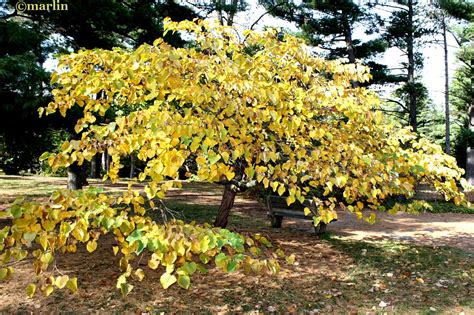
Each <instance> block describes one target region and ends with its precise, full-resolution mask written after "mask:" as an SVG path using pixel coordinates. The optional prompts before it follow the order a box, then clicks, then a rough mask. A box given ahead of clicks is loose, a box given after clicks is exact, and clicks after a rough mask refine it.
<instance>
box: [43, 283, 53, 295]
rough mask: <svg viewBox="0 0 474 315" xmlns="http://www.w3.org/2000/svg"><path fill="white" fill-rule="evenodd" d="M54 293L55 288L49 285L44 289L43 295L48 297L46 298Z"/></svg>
mask: <svg viewBox="0 0 474 315" xmlns="http://www.w3.org/2000/svg"><path fill="white" fill-rule="evenodd" d="M53 291H54V288H53V286H52V285H47V286H46V287H45V288H44V289H43V294H44V295H46V296H50V295H51V293H53Z"/></svg>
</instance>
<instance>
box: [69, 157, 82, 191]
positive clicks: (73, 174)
mask: <svg viewBox="0 0 474 315" xmlns="http://www.w3.org/2000/svg"><path fill="white" fill-rule="evenodd" d="M83 183H84V176H83V170H82V167H81V166H79V165H77V163H74V164H72V165H70V166H69V167H68V170H67V188H68V189H71V190H78V189H82V187H83Z"/></svg>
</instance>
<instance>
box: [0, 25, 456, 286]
mask: <svg viewBox="0 0 474 315" xmlns="http://www.w3.org/2000/svg"><path fill="white" fill-rule="evenodd" d="M165 30H166V32H168V31H172V32H175V31H181V32H186V33H189V36H190V38H192V39H193V41H192V42H193V44H192V45H190V46H189V47H186V48H174V47H171V46H170V45H168V44H166V43H165V42H163V41H162V40H160V39H158V40H156V41H155V42H154V44H153V45H152V46H151V45H142V46H140V47H139V48H137V49H136V50H133V51H129V50H124V49H115V50H112V51H109V50H83V51H80V52H78V53H73V54H70V55H66V56H63V57H62V58H61V59H60V62H59V70H58V71H57V72H56V73H54V74H53V78H52V81H53V83H54V84H56V86H57V87H56V89H54V91H53V95H54V101H53V102H52V103H50V104H49V105H48V106H47V107H46V108H44V109H42V110H41V113H40V114H42V113H43V112H44V113H46V114H52V113H54V112H57V111H59V112H60V113H61V114H62V115H63V116H65V115H66V114H67V112H68V111H69V110H70V109H72V108H73V107H80V108H81V109H82V112H83V117H82V118H81V119H79V120H78V121H77V124H76V128H75V130H76V132H77V133H80V134H81V139H79V140H72V141H70V142H66V143H64V144H63V146H62V152H61V153H59V154H49V153H46V154H44V155H43V158H44V159H48V162H49V164H50V165H51V166H52V167H53V168H59V167H67V166H68V165H70V164H71V163H74V162H77V163H78V164H79V165H80V164H82V163H83V162H84V161H85V160H91V158H92V157H93V156H94V155H96V154H97V153H98V152H103V151H104V150H107V152H108V154H110V155H111V157H112V163H111V165H110V170H109V172H108V174H107V175H106V177H107V178H110V179H111V180H112V181H116V180H117V179H118V172H119V169H120V168H121V167H122V165H121V164H120V162H121V158H124V157H127V156H129V155H131V154H133V155H134V156H136V157H137V158H138V159H139V160H142V161H144V162H146V167H145V169H144V170H143V171H142V172H141V173H140V174H139V176H138V178H137V179H136V180H137V181H144V182H145V192H146V198H144V197H145V196H144V195H141V194H140V193H139V192H138V191H134V190H133V189H132V188H130V189H129V190H128V191H127V192H126V193H124V194H123V196H121V197H118V198H113V197H111V196H107V195H105V194H102V193H99V192H97V191H96V190H94V189H89V190H84V191H61V192H55V193H54V194H53V196H52V197H51V199H50V202H49V203H45V204H41V203H35V202H24V201H17V202H15V204H14V205H13V206H12V207H11V208H10V209H8V210H7V211H5V213H4V215H6V216H11V217H13V224H12V226H11V227H6V228H5V229H3V230H1V231H0V242H1V244H2V245H0V249H1V251H2V256H1V258H2V260H1V261H2V264H3V267H2V268H3V269H0V270H1V273H0V275H1V274H5V277H7V276H8V275H9V274H10V273H11V272H12V269H11V267H10V266H9V265H8V264H9V263H10V261H11V259H22V258H24V257H26V256H27V255H28V252H27V251H26V250H25V246H29V245H31V244H32V243H37V244H39V248H37V249H35V250H34V251H33V252H32V255H33V256H34V257H35V260H34V268H35V272H36V274H38V275H40V274H42V273H43V272H44V271H45V270H47V268H48V266H49V265H50V264H51V262H52V261H53V260H54V253H55V252H57V251H58V250H60V251H63V252H75V251H76V247H77V245H78V244H80V243H85V244H86V248H87V250H89V251H94V250H95V249H96V247H97V241H98V240H99V238H100V236H101V235H102V234H106V233H111V234H113V235H114V237H115V238H116V240H117V244H118V246H117V247H114V249H113V252H114V254H120V255H122V257H121V260H120V268H121V270H122V272H123V273H122V275H121V276H120V277H119V279H118V281H117V287H118V288H120V289H121V290H122V292H123V293H124V294H126V293H128V292H129V291H130V290H131V289H132V285H131V284H130V283H129V282H127V279H128V278H129V277H135V278H137V279H138V280H141V279H142V278H143V275H144V273H143V270H141V269H140V268H135V269H134V267H133V264H132V263H131V262H132V260H133V259H134V258H135V257H136V256H138V255H141V254H142V253H143V251H144V250H147V251H149V252H151V256H150V258H149V262H148V266H149V268H151V269H157V268H162V272H163V274H162V277H161V283H162V285H163V287H164V288H167V287H169V286H170V285H172V284H173V283H175V282H177V283H178V284H179V285H180V286H181V287H183V288H188V287H189V285H190V276H191V275H192V274H193V273H194V272H195V271H196V270H201V271H204V264H207V263H209V262H210V261H214V262H215V264H216V265H217V266H218V267H220V268H222V269H223V270H225V271H233V270H235V269H239V268H240V269H244V270H245V271H247V272H252V271H253V272H262V271H265V270H267V271H269V272H272V273H275V272H276V271H277V270H278V268H279V265H278V261H277V260H275V259H273V258H271V257H270V258H268V257H260V258H259V257H256V256H257V254H258V253H259V252H260V250H258V247H259V246H268V247H270V246H271V244H270V243H269V242H268V240H267V239H266V238H265V237H263V236H261V235H258V234H257V235H254V236H253V237H248V236H242V235H239V234H236V233H231V232H229V231H228V230H225V229H221V228H220V227H225V226H226V225H227V217H228V215H229V211H230V209H231V207H232V205H233V203H234V198H235V195H236V193H237V192H239V191H241V190H243V189H245V188H247V187H249V186H251V185H254V184H258V185H262V186H264V187H265V188H267V189H271V190H273V191H274V192H275V193H278V194H279V195H283V194H285V196H287V197H286V200H287V203H288V204H291V203H293V202H302V201H303V200H304V199H305V198H306V197H307V196H308V195H309V194H311V192H312V191H314V190H319V191H321V194H318V195H317V196H314V197H313V198H314V202H315V204H316V205H318V208H317V211H314V212H313V213H312V215H314V216H315V223H317V222H318V221H319V220H323V221H325V222H328V221H331V220H332V219H333V218H335V217H336V211H335V209H336V208H342V209H346V210H348V211H352V212H354V213H356V214H357V215H358V216H359V217H365V218H366V219H367V220H370V221H372V220H373V216H370V217H367V216H364V214H363V212H362V210H363V209H367V208H368V209H372V210H385V208H384V207H383V206H382V202H383V201H384V200H385V199H386V198H388V197H390V196H395V195H405V196H407V197H410V196H413V194H414V187H415V184H416V183H419V182H428V183H431V184H433V185H434V186H435V187H436V189H438V190H440V191H441V192H442V193H443V194H444V195H445V196H446V198H447V199H453V200H454V202H456V203H461V202H463V200H464V198H463V194H462V193H461V192H460V191H459V190H458V183H459V182H460V181H461V175H462V171H461V169H459V168H458V167H457V166H456V164H455V160H454V158H452V157H450V156H448V155H446V154H444V153H443V152H442V150H441V148H440V147H439V146H436V145H433V144H431V143H429V142H428V141H427V140H425V139H419V138H417V136H416V135H415V134H413V133H411V132H410V131H409V130H407V129H400V128H398V127H397V126H394V125H391V124H388V123H387V122H386V121H385V120H384V117H383V116H382V114H381V113H380V111H378V106H379V99H378V98H377V96H376V95H375V94H374V93H373V92H371V91H369V90H367V89H365V88H361V87H356V84H353V83H354V82H365V81H367V80H369V79H370V74H369V72H368V69H366V68H365V67H363V66H361V65H355V64H345V63H344V62H342V61H328V60H324V59H322V58H319V57H316V56H313V55H312V54H311V53H310V52H309V50H308V49H307V47H306V46H305V45H304V43H303V42H301V41H300V40H299V39H297V38H295V37H292V36H289V35H281V34H278V33H277V32H275V31H273V30H269V31H266V32H263V33H259V32H253V31H246V32H245V33H244V37H243V38H240V37H239V34H238V33H236V32H235V30H233V29H232V28H228V27H223V26H221V25H217V24H213V23H211V22H207V21H184V22H180V23H175V22H172V21H169V20H167V21H166V23H165ZM125 107H126V108H133V109H134V110H131V111H130V110H128V111H120V109H121V108H125ZM109 111H111V112H115V113H120V112H122V113H123V112H126V113H127V114H123V115H118V116H117V117H116V118H115V119H114V120H113V121H112V122H110V123H108V124H98V123H97V122H96V120H97V117H98V116H104V115H105V114H106V113H107V112H109ZM190 159H191V160H193V161H195V163H196V164H197V170H196V172H194V174H188V175H189V176H191V175H192V176H193V178H195V179H197V180H200V181H208V182H218V183H221V184H223V185H224V187H225V188H224V195H223V199H222V203H221V206H220V208H219V212H218V214H217V217H216V221H215V224H214V226H215V227H211V226H199V225H194V224H185V223H183V222H180V221H173V222H168V223H166V224H158V223H156V222H155V221H153V220H151V219H150V218H149V217H148V216H147V214H148V211H150V210H147V207H148V206H149V208H151V209H155V208H157V207H158V206H156V205H155V202H156V200H160V199H163V198H164V197H165V193H166V191H167V190H168V189H169V188H171V187H172V186H173V185H177V182H174V181H170V180H169V179H170V178H171V179H173V178H177V176H178V170H179V168H180V167H181V166H182V165H183V163H185V161H187V160H190ZM145 199H148V200H145ZM395 209H401V206H400V205H396V206H395ZM280 256H283V255H282V252H281V251H278V254H275V258H277V257H280ZM267 258H268V259H267ZM292 260H293V259H292V258H290V259H288V261H290V262H291V261H292ZM160 266H162V267H160ZM41 279H42V280H38V283H40V284H41V290H42V291H43V292H44V293H46V294H49V293H51V292H52V290H53V289H54V287H58V288H61V287H64V286H68V287H70V288H72V289H74V290H75V289H76V286H77V283H76V280H75V279H74V278H71V279H70V278H64V277H63V276H60V277H56V278H55V277H53V276H51V277H46V278H45V277H43V278H41ZM35 288H36V284H34V283H33V284H31V285H30V286H29V287H28V289H27V291H28V293H29V294H34V291H35Z"/></svg>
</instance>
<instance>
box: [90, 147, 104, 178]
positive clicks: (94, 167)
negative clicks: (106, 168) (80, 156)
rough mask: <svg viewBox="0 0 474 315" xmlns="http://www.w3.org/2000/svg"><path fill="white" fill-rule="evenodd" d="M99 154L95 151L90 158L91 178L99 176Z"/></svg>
mask: <svg viewBox="0 0 474 315" xmlns="http://www.w3.org/2000/svg"><path fill="white" fill-rule="evenodd" d="M100 156H101V154H100V153H97V154H96V155H94V157H93V158H92V160H91V174H90V177H91V178H99V177H100V165H101V162H100V161H101V158H100Z"/></svg>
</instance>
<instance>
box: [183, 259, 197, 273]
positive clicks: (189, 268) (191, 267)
mask: <svg viewBox="0 0 474 315" xmlns="http://www.w3.org/2000/svg"><path fill="white" fill-rule="evenodd" d="M182 268H183V270H184V271H185V272H186V273H187V274H188V275H192V274H193V273H194V272H196V269H197V265H196V263H195V262H194V261H191V262H185V263H184V265H183V267H182Z"/></svg>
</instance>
